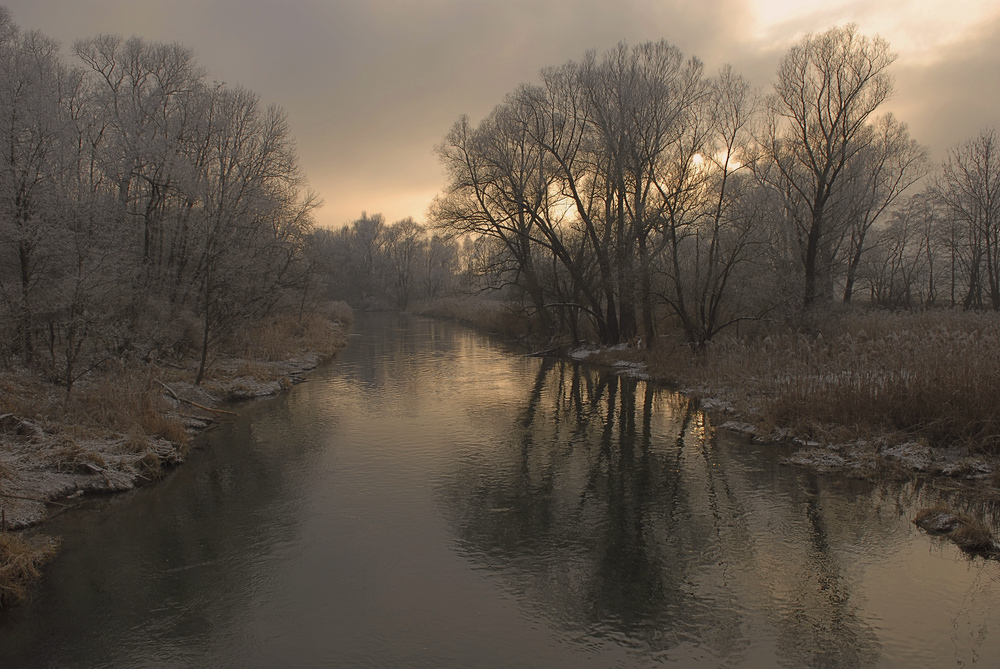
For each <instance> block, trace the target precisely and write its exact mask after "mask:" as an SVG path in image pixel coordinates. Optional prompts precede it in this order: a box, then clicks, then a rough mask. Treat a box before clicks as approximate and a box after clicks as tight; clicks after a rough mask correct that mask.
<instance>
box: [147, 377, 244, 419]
mask: <svg viewBox="0 0 1000 669" xmlns="http://www.w3.org/2000/svg"><path fill="white" fill-rule="evenodd" d="M153 380H154V381H156V382H157V383H159V384H160V385H161V386H163V387H164V388H166V390H167V392H168V393H170V395H171V397H173V398H174V399H175V400H177V401H178V402H186V403H187V404H190V405H191V406H193V407H198V408H199V409H201V410H202V411H211V412H212V413H221V414H226V415H227V416H236V417H237V418H239V416H240V415H239V414H238V413H233V412H232V411H226V410H225V409H213V408H212V407H207V406H205V405H204V404H198V403H197V402H192V401H191V400H189V399H184V398H183V397H180V396H179V395H178V394H177V393H175V392H174V389H173V388H171V387H170V386H168V385H167V384H165V383H164V382H163V381H160V380H159V379H153Z"/></svg>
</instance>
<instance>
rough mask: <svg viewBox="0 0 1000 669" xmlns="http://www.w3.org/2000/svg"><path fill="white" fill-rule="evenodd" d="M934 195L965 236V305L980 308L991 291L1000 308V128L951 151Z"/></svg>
mask: <svg viewBox="0 0 1000 669" xmlns="http://www.w3.org/2000/svg"><path fill="white" fill-rule="evenodd" d="M933 193H934V196H935V198H936V200H937V202H938V203H939V204H940V206H941V207H942V210H943V212H944V215H945V216H947V217H948V218H949V219H950V220H951V221H952V222H953V224H954V225H955V226H956V227H957V228H958V233H959V235H960V237H959V239H960V241H959V243H960V244H961V246H962V249H961V255H962V257H963V260H964V263H965V265H966V269H967V275H968V278H967V285H966V296H965V298H964V300H963V304H964V305H965V307H966V308H973V307H980V306H982V305H983V302H984V300H983V297H984V295H985V296H986V297H988V298H989V303H990V306H991V308H992V309H994V310H1000V141H998V138H997V133H996V131H995V130H993V129H988V130H983V131H982V132H980V133H979V135H977V136H976V137H975V138H973V139H971V140H969V141H967V142H965V143H964V144H961V145H960V146H958V147H955V148H953V149H952V150H951V151H949V153H948V159H947V160H946V161H945V163H944V165H943V166H942V168H941V173H940V174H939V176H938V178H937V180H936V182H935V185H934V188H933ZM984 274H985V276H984ZM984 283H985V286H984Z"/></svg>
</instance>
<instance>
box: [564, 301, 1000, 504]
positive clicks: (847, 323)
mask: <svg viewBox="0 0 1000 669" xmlns="http://www.w3.org/2000/svg"><path fill="white" fill-rule="evenodd" d="M575 357H578V358H581V359H585V360H587V361H588V362H592V363H599V364H607V365H612V366H615V367H617V368H619V369H623V370H625V371H627V372H629V373H638V374H642V375H644V376H645V377H646V378H650V379H654V380H657V381H660V382H664V383H669V384H671V385H673V386H675V387H677V388H678V389H679V390H681V391H682V392H684V393H685V394H688V395H690V396H692V397H694V398H696V399H698V401H699V403H700V405H701V407H702V408H703V409H705V410H707V411H710V412H713V413H715V414H716V416H717V420H719V426H720V427H723V428H726V429H731V430H734V431H737V432H740V433H742V434H745V435H746V436H748V437H750V438H753V439H755V440H756V441H759V442H779V441H782V442H793V443H795V444H796V445H798V446H800V449H799V450H798V451H797V452H796V453H794V454H793V455H791V456H789V457H788V458H786V462H787V463H788V464H794V465H799V466H803V467H809V468H812V469H815V470H818V471H822V472H840V473H842V474H845V475H850V476H856V477H861V478H894V479H901V478H907V477H910V476H913V475H916V474H924V473H926V474H932V475H939V476H945V477H951V478H962V479H969V480H976V481H983V482H985V483H986V484H987V487H988V488H991V489H995V488H996V487H997V484H998V483H1000V476H998V471H1000V469H998V454H1000V314H992V313H986V314H976V313H969V312H963V311H938V312H923V313H886V312H844V313H841V314H836V315H834V316H833V317H831V318H828V319H827V320H826V321H824V322H820V323H819V327H818V328H817V329H816V330H815V331H813V332H810V333H809V334H801V333H793V332H777V333H759V334H757V335H756V336H752V337H746V336H745V337H742V338H736V337H730V338H721V339H719V340H718V341H716V342H713V343H711V344H709V346H708V347H707V349H706V351H705V352H704V353H703V354H701V355H695V354H693V353H692V352H691V351H690V349H689V348H688V347H687V346H685V345H683V344H682V343H681V342H679V341H671V340H669V339H667V340H665V341H663V342H661V343H660V346H659V347H658V348H657V349H656V350H653V351H650V350H647V349H618V350H610V351H607V350H606V351H598V352H595V353H593V354H586V355H584V354H582V353H578V354H577V355H576V356H575Z"/></svg>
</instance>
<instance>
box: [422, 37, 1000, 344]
mask: <svg viewBox="0 0 1000 669" xmlns="http://www.w3.org/2000/svg"><path fill="white" fill-rule="evenodd" d="M894 60H895V56H894V54H892V52H891V51H890V49H889V45H888V44H887V43H886V42H885V41H884V40H883V39H881V38H879V37H867V36H864V35H862V34H860V33H859V32H858V30H857V28H856V27H855V26H853V25H848V26H843V27H836V28H832V29H830V30H828V31H826V32H824V33H821V34H814V35H808V36H806V37H804V38H802V40H801V41H800V42H799V43H798V44H796V45H795V46H793V47H792V48H791V49H790V50H789V51H788V52H787V53H786V54H785V56H784V57H783V58H782V60H781V62H780V65H779V68H778V71H777V75H776V78H775V80H774V83H773V91H772V92H771V93H770V94H767V95H765V94H763V93H761V92H759V91H756V90H754V89H753V87H752V86H751V85H750V84H749V82H748V81H747V80H746V79H745V78H744V77H742V76H741V75H739V74H737V73H736V72H734V70H733V69H732V68H731V67H729V66H725V67H723V68H722V69H721V70H720V71H719V72H718V73H717V74H715V75H714V76H709V75H707V74H706V73H705V68H704V65H703V63H702V62H701V61H700V60H698V59H697V58H686V57H685V56H684V55H683V54H682V53H681V52H680V50H679V49H677V48H676V47H675V46H672V45H670V44H668V43H667V42H665V41H659V42H651V43H646V44H641V45H638V46H627V45H625V44H621V45H619V46H618V47H616V48H614V49H612V50H610V51H608V52H607V53H605V54H603V55H602V56H600V57H598V55H597V54H596V53H593V52H591V53H588V54H587V55H586V56H585V58H584V59H583V60H581V61H579V62H574V61H571V62H568V63H566V64H564V65H562V66H559V67H551V68H547V69H545V70H543V71H542V72H541V77H540V82H539V83H536V84H525V85H522V86H520V87H518V88H517V89H516V90H515V91H513V92H511V93H510V94H508V95H507V96H506V98H505V100H504V101H503V102H502V103H501V104H499V105H498V106H497V107H496V108H495V109H494V110H493V111H492V113H490V114H489V115H488V116H487V117H486V118H485V119H483V120H482V121H481V122H479V123H478V124H473V123H472V122H471V121H470V120H469V119H468V118H466V117H463V118H461V119H459V121H458V122H456V123H455V125H454V126H453V128H452V129H451V131H450V132H449V133H448V135H447V136H446V138H445V140H444V142H443V143H442V144H441V145H440V146H439V147H438V152H439V154H440V157H441V160H442V162H443V164H444V166H445V168H446V170H447V174H448V184H447V187H446V189H445V191H444V192H443V193H442V194H440V195H439V196H438V198H437V199H436V200H435V203H434V205H433V207H432V211H431V217H432V220H433V221H434V223H435V224H436V225H437V226H438V227H439V229H442V230H448V231H450V232H451V233H452V234H456V235H464V236H467V237H468V238H469V239H471V240H474V243H471V244H469V245H468V246H469V247H470V248H473V249H474V252H473V253H469V254H468V255H467V257H466V258H464V260H463V262H465V263H466V264H467V265H468V268H469V270H470V271H471V272H473V273H474V274H475V275H476V276H477V277H478V278H479V280H480V281H481V282H482V284H483V285H488V286H492V287H495V288H504V289H505V290H507V291H508V292H512V294H514V295H516V297H517V299H519V300H521V301H523V303H524V304H525V305H526V306H527V307H528V308H529V309H530V310H531V312H532V314H533V316H534V318H535V319H536V320H537V321H538V322H539V323H540V324H541V325H542V326H543V328H544V329H546V330H548V331H561V332H565V333H568V334H569V335H571V336H572V337H573V339H574V340H576V341H580V340H582V339H585V338H589V337H595V338H597V339H598V340H599V341H601V342H602V343H604V344H609V345H611V344H617V343H621V342H630V341H637V340H642V341H643V342H644V343H645V344H646V345H648V346H650V347H652V346H655V343H656V341H657V337H658V335H660V334H661V333H662V332H663V331H665V330H666V328H667V327H669V326H671V325H673V324H676V325H677V326H679V327H680V329H681V330H682V331H683V333H684V337H685V340H686V341H687V342H688V343H689V344H691V345H692V346H694V347H696V348H697V347H703V346H704V345H705V343H707V342H708V341H710V340H711V339H712V338H713V337H714V336H716V335H717V334H718V333H719V332H721V331H723V330H725V329H726V328H729V327H731V326H733V325H734V324H737V323H739V322H740V321H742V320H747V319H758V318H764V317H774V318H779V317H780V318H801V317H802V315H803V314H809V313H811V312H814V311H815V310H816V309H822V308H825V307H826V306H827V305H829V304H831V303H833V302H835V301H841V302H845V303H849V302H852V301H857V299H858V297H864V298H865V299H867V300H868V301H870V302H873V303H875V304H878V305H883V306H886V307H891V308H912V307H925V306H931V305H942V304H950V305H963V306H965V307H967V308H977V309H980V308H990V309H1000V237H998V232H1000V217H998V211H997V207H998V206H1000V205H998V203H1000V198H998V195H1000V193H998V191H997V189H998V185H997V184H998V183H1000V179H998V177H1000V170H998V164H997V156H996V148H997V137H996V134H995V132H994V131H992V130H985V131H983V132H982V133H981V134H980V135H979V136H978V137H977V138H975V139H973V140H971V141H969V142H967V143H965V144H963V145H961V146H959V147H956V148H954V149H953V150H952V151H951V152H950V153H949V156H948V158H947V160H946V161H945V162H944V164H943V165H942V166H941V167H940V168H939V169H937V170H936V171H935V170H932V166H931V164H930V160H929V157H928V151H927V150H926V149H925V148H924V147H923V146H921V145H920V144H919V143H918V142H916V141H915V140H914V139H912V138H911V137H910V135H909V131H908V129H907V126H906V124H905V123H903V122H901V121H900V120H899V119H897V118H895V117H894V116H893V115H892V114H890V113H880V108H881V107H882V106H883V104H884V103H885V101H886V100H888V99H889V98H890V96H891V95H892V93H893V80H892V77H891V74H890V72H889V68H890V66H891V64H892V63H893V61H894ZM918 189H919V190H918ZM914 191H918V192H914Z"/></svg>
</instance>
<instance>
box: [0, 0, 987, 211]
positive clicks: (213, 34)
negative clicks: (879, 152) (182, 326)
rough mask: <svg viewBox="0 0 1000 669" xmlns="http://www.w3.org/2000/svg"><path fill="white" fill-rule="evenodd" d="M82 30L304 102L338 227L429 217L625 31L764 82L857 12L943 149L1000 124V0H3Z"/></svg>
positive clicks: (59, 26)
mask: <svg viewBox="0 0 1000 669" xmlns="http://www.w3.org/2000/svg"><path fill="white" fill-rule="evenodd" d="M0 4H6V6H7V7H8V8H9V9H10V10H11V13H12V15H13V19H14V22H15V23H17V24H18V25H19V26H21V28H23V29H35V30H40V31H41V32H43V33H45V34H47V35H49V36H50V37H54V38H55V39H57V40H59V41H60V42H62V44H63V50H64V51H65V52H66V53H67V54H69V53H70V51H71V46H72V43H73V42H74V41H75V40H77V39H80V38H84V37H90V36H93V35H96V34H99V33H117V34H121V35H124V36H129V35H139V36H141V37H144V38H146V39H149V40H154V41H163V42H180V43H182V44H184V45H185V46H187V47H189V48H191V49H193V50H194V51H195V52H196V53H197V55H198V61H199V63H200V64H201V65H202V66H203V67H204V68H205V69H206V70H208V72H209V76H210V77H211V78H212V79H215V80H218V81H225V82H227V83H230V84H241V85H243V86H246V87H247V88H250V89H252V90H254V91H256V92H257V93H259V94H260V95H261V96H262V97H263V99H264V100H265V101H266V102H269V103H270V102H274V103H277V104H279V105H281V106H282V107H284V108H285V109H286V111H287V112H288V115H289V119H290V122H291V126H292V131H293V133H294V135H295V137H296V140H297V143H298V150H299V157H300V162H301V165H302V167H303V169H304V170H305V172H306V174H307V176H308V179H309V183H310V185H311V187H312V188H313V189H314V190H316V191H317V192H318V193H319V194H320V195H321V197H322V198H323V200H324V201H325V206H324V207H323V209H322V210H321V211H320V212H319V214H318V216H317V219H318V222H319V223H320V224H321V225H325V226H330V227H338V226H340V225H343V224H345V223H347V222H349V221H350V220H352V219H354V218H357V216H358V215H359V214H360V213H361V211H362V210H365V211H367V212H369V213H373V212H381V213H383V214H384V215H385V216H386V218H387V219H388V220H389V221H395V220H398V219H401V218H404V217H406V216H413V217H414V218H415V219H417V220H418V221H422V220H424V218H425V214H426V210H427V206H428V204H429V203H430V201H431V199H432V198H433V196H434V195H435V194H436V193H437V192H438V191H439V190H440V189H441V188H442V186H443V184H444V178H443V175H442V172H441V169H440V167H439V165H438V162H437V158H436V157H435V155H434V146H435V145H436V144H438V143H439V142H440V141H441V140H442V139H443V137H444V135H445V133H446V132H447V131H448V129H449V128H450V127H451V125H452V124H453V123H454V122H455V120H457V119H458V117H459V116H460V115H461V114H468V115H469V116H470V117H472V119H473V120H478V119H480V118H482V117H483V116H484V115H486V114H487V113H488V112H489V111H490V109H492V108H493V107H494V106H495V105H496V104H497V103H499V102H501V101H502V100H503V97H504V95H506V94H507V93H508V92H510V91H511V90H513V89H514V88H515V87H516V86H517V85H518V84H519V83H522V82H531V81H535V80H536V79H537V73H538V71H539V70H540V69H541V68H543V67H546V66H549V65H559V64H562V63H564V62H566V61H568V60H577V59H579V58H580V57H581V56H582V55H583V54H584V52H586V51H587V50H588V49H596V50H598V52H601V51H604V50H606V49H608V48H610V47H612V46H614V45H615V44H617V43H618V42H620V41H625V42H627V43H630V44H637V43H640V42H644V41H647V40H656V39H661V38H665V39H667V40H668V41H670V42H672V43H674V44H676V45H677V46H679V47H680V48H681V49H682V50H683V51H684V52H685V53H687V54H689V55H695V56H698V57H699V58H701V59H702V60H703V61H705V63H706V69H707V71H709V72H714V71H715V70H717V69H718V67H719V66H721V65H722V64H724V63H731V64H732V65H733V66H734V68H735V69H736V70H737V71H739V72H742V73H743V74H744V75H746V76H748V77H749V78H750V79H751V81H753V82H754V83H755V84H756V85H758V86H760V87H761V88H763V89H765V90H766V89H767V87H768V86H769V84H770V81H771V78H772V74H773V73H774V71H775V69H776V67H777V63H778V60H779V59H780V57H781V55H782V54H783V53H784V52H785V50H787V48H788V47H789V46H790V45H791V44H793V43H794V42H795V41H797V40H798V39H799V38H800V37H801V36H802V35H804V34H806V33H808V32H819V31H822V30H824V29H826V28H828V27H830V26H833V25H840V24H843V23H847V22H851V21H853V22H855V23H857V24H858V25H859V26H860V28H861V31H862V32H864V33H866V34H875V33H878V34H880V35H881V36H882V37H884V38H886V39H887V40H888V41H889V42H890V44H891V46H892V48H893V50H894V51H895V52H897V53H898V55H899V59H898V60H897V61H896V64H895V65H894V66H893V73H894V75H895V78H896V95H895V97H894V98H893V100H892V102H891V104H890V105H889V107H887V109H889V110H891V111H893V112H895V113H896V114H897V116H899V117H900V118H901V119H902V120H904V121H906V122H907V123H908V124H909V125H910V130H911V133H912V135H913V136H914V137H915V138H916V139H917V140H919V141H921V142H923V143H924V144H926V145H928V146H929V147H930V148H931V150H932V155H933V157H934V159H935V160H941V159H943V158H944V157H945V155H946V152H947V150H948V148H949V147H951V146H953V145H954V144H956V143H958V142H961V141H964V140H965V139H968V138H970V137H972V136H973V135H975V134H976V133H977V132H978V131H979V130H980V129H982V128H984V127H987V126H1000V3H997V2H996V0H947V1H946V2H942V1H941V0H877V1H874V0H824V1H822V2H814V1H812V0H616V1H615V2H610V1H609V0H156V1H154V0H6V1H5V0H0Z"/></svg>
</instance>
